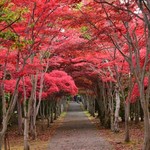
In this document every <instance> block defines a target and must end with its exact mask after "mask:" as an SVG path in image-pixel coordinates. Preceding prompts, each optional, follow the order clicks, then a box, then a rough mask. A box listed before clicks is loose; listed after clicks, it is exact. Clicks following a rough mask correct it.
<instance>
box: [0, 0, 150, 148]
mask: <svg viewBox="0 0 150 150" xmlns="http://www.w3.org/2000/svg"><path fill="white" fill-rule="evenodd" d="M0 12H1V13H0V123H1V124H0V149H1V148H2V145H3V143H4V139H5V135H6V132H7V129H8V125H9V124H10V123H11V121H12V120H13V119H14V118H16V120H17V121H16V122H15V123H16V124H18V133H19V134H21V135H23V136H24V149H25V150H29V135H30V136H31V137H32V138H33V139H36V137H37V132H36V121H37V120H38V119H46V120H47V125H48V126H49V125H50V123H52V122H53V121H54V120H55V119H57V118H58V116H59V115H60V114H61V112H62V111H63V110H65V109H66V105H67V101H66V100H67V97H69V96H70V97H73V96H75V95H77V94H80V95H81V101H82V103H83V106H84V108H85V109H87V110H88V111H89V113H90V114H91V115H93V116H94V115H95V112H98V118H99V120H100V123H101V125H103V126H104V127H105V128H109V129H111V130H112V131H113V132H119V121H120V118H121V121H122V122H124V123H125V130H126V134H125V137H124V138H125V141H126V142H129V141H130V136H129V121H130V120H131V121H135V122H136V123H138V122H139V121H143V124H144V143H143V150H149V149H150V121H149V120H150V116H149V111H150V84H149V82H150V70H149V67H150V66H149V65H150V1H149V0H68V1H67V0H30V1H28V0H0ZM129 118H130V120H129ZM29 133H30V134H29Z"/></svg>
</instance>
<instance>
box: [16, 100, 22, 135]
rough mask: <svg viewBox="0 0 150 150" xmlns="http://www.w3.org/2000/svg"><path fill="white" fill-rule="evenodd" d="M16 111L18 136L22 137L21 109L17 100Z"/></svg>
mask: <svg viewBox="0 0 150 150" xmlns="http://www.w3.org/2000/svg"><path fill="white" fill-rule="evenodd" d="M17 110H18V134H19V135H23V128H22V108H21V103H20V101H19V99H18V101H17Z"/></svg>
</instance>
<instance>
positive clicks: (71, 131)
mask: <svg viewBox="0 0 150 150" xmlns="http://www.w3.org/2000/svg"><path fill="white" fill-rule="evenodd" d="M112 149H113V148H112V146H111V145H110V144H109V143H107V142H106V141H105V140H104V139H103V138H102V137H100V136H98V134H97V129H96V127H95V126H94V125H93V124H92V123H91V122H90V121H89V120H88V118H87V117H86V116H85V114H84V112H83V111H82V110H81V108H80V104H78V103H76V102H71V103H70V107H69V110H68V112H67V115H66V117H65V119H64V122H63V124H62V125H61V126H60V127H59V128H58V129H57V130H56V133H55V135H54V136H53V137H52V139H51V140H50V144H49V146H48V150H112Z"/></svg>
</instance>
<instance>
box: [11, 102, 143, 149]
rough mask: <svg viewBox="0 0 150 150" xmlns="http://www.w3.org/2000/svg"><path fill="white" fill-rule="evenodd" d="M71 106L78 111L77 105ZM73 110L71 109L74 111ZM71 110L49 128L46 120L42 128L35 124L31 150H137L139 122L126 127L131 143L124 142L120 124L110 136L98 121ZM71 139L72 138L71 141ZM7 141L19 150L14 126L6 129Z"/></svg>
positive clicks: (140, 131)
mask: <svg viewBox="0 0 150 150" xmlns="http://www.w3.org/2000/svg"><path fill="white" fill-rule="evenodd" d="M75 105H76V106H77V107H78V108H79V104H75ZM77 107H76V108H75V109H78V108H77ZM75 109H74V110H70V113H71V114H70V115H69V116H68V113H67V115H66V113H63V114H62V115H61V116H60V117H59V118H58V120H56V121H54V123H53V124H51V126H50V127H49V128H48V127H47V125H46V124H47V122H46V121H45V125H44V129H43V128H42V125H41V122H38V128H37V129H38V139H37V140H31V139H30V145H31V150H49V149H52V150H63V148H64V150H100V148H102V149H105V150H108V149H110V150H141V147H142V143H143V123H139V124H136V125H135V124H134V123H131V124H130V135H131V142H129V143H125V142H124V134H125V133H124V124H123V123H120V132H119V133H113V132H111V131H110V130H109V129H108V130H107V129H104V128H103V127H101V126H100V124H99V120H98V119H97V118H95V117H91V116H90V115H89V114H88V113H87V112H86V111H84V115H83V111H79V110H75ZM75 111H78V112H79V114H77V112H75ZM80 113H81V114H82V115H83V116H82V115H81V114H80ZM75 114H76V115H75ZM81 116H82V117H81ZM85 116H87V117H85ZM80 117H81V118H80ZM68 119H69V120H68ZM80 119H81V120H80ZM71 120H72V123H71V124H72V125H71V126H70V123H69V122H70V121H71ZM79 120H80V121H79ZM88 120H90V121H88ZM79 122H84V123H83V124H82V123H79ZM89 122H90V123H89ZM77 124H78V125H77ZM63 135H65V136H63ZM75 136H76V138H74V137H75ZM88 137H89V138H88ZM60 140H61V141H60ZM8 141H9V142H8V145H9V146H10V150H23V136H20V135H18V133H17V127H11V128H9V130H8ZM58 143H59V145H58ZM64 143H65V144H64ZM99 144H100V145H99ZM60 145H61V149H60ZM84 145H85V147H84ZM91 145H92V147H91ZM111 145H112V146H111ZM103 146H104V147H105V148H104V147H103ZM79 147H80V148H79ZM112 147H113V148H112Z"/></svg>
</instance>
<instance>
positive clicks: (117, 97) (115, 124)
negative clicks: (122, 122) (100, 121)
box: [114, 90, 120, 132]
mask: <svg viewBox="0 0 150 150" xmlns="http://www.w3.org/2000/svg"><path fill="white" fill-rule="evenodd" d="M119 111H120V96H119V91H118V90H117V91H116V110H115V120H114V132H119Z"/></svg>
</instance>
